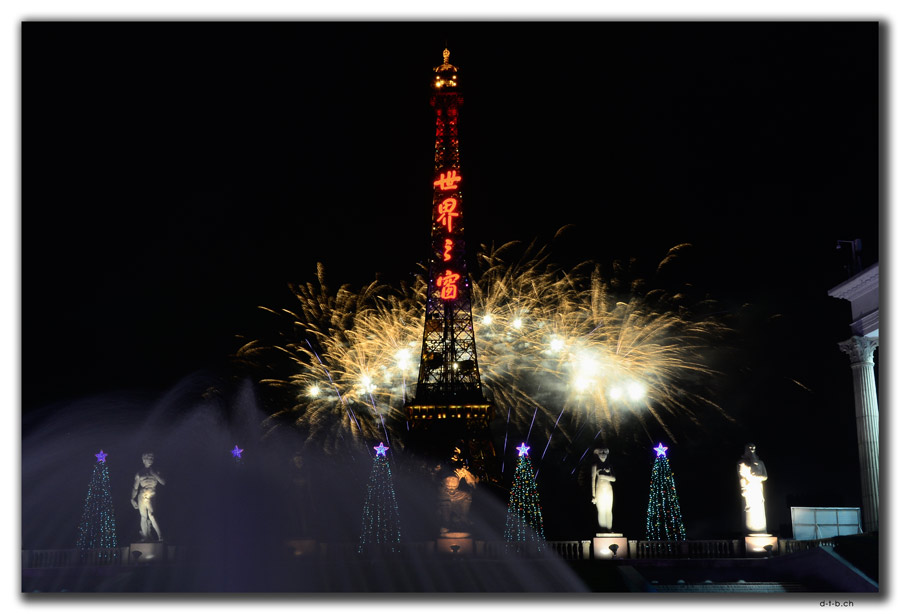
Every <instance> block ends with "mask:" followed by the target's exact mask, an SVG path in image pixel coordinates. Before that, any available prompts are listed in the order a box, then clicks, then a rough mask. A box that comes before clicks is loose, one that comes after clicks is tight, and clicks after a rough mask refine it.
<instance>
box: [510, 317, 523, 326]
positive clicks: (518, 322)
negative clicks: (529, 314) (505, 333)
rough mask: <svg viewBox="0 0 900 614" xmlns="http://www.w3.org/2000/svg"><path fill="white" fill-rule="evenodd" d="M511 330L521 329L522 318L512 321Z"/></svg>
mask: <svg viewBox="0 0 900 614" xmlns="http://www.w3.org/2000/svg"><path fill="white" fill-rule="evenodd" d="M512 325H513V328H522V318H516V319H515V320H513V321H512Z"/></svg>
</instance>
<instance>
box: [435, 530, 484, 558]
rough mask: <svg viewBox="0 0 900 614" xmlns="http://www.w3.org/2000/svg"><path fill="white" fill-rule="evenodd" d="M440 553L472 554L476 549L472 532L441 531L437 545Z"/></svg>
mask: <svg viewBox="0 0 900 614" xmlns="http://www.w3.org/2000/svg"><path fill="white" fill-rule="evenodd" d="M436 549H437V552H438V553H439V554H472V553H473V552H474V551H475V542H474V540H473V539H472V534H471V533H464V532H462V531H460V532H450V533H441V536H440V537H438V538H437V545H436Z"/></svg>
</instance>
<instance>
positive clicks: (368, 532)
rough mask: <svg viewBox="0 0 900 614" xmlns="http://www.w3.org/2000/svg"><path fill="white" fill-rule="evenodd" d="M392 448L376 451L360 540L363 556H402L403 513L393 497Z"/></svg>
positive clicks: (379, 447) (360, 549) (383, 446)
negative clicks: (401, 525) (389, 455)
mask: <svg viewBox="0 0 900 614" xmlns="http://www.w3.org/2000/svg"><path fill="white" fill-rule="evenodd" d="M389 449H390V448H388V447H387V446H385V445H384V443H379V444H378V445H377V446H376V447H375V459H374V460H373V461H372V473H370V474H369V486H368V490H367V492H366V503H365V506H364V507H363V519H362V533H361V535H360V537H359V548H358V552H360V553H382V552H399V550H400V513H399V511H398V509H397V496H396V495H395V494H394V478H393V476H392V475H391V465H390V462H389V461H388V458H387V451H388V450H389Z"/></svg>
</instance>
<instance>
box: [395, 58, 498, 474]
mask: <svg viewBox="0 0 900 614" xmlns="http://www.w3.org/2000/svg"><path fill="white" fill-rule="evenodd" d="M449 58H450V51H449V49H444V52H443V59H444V61H443V63H442V64H441V65H440V66H437V67H435V69H434V73H435V75H434V80H433V81H432V97H431V105H432V106H433V107H434V111H435V141H434V177H433V180H432V187H433V192H432V203H431V207H432V209H431V211H432V214H431V253H430V255H429V261H428V288H427V292H426V299H425V326H424V331H423V335H422V352H421V361H420V364H419V376H418V380H417V384H416V392H415V396H414V399H413V400H412V402H411V403H409V404H408V405H407V406H406V411H407V417H408V419H409V423H410V430H411V433H410V438H411V440H416V441H417V442H418V444H419V447H420V448H424V450H423V451H426V452H429V453H431V454H434V455H436V456H439V457H443V456H444V451H446V450H450V449H451V447H452V445H454V444H458V442H459V441H460V440H462V441H463V442H465V444H466V445H465V447H466V448H467V450H466V451H464V452H466V453H467V455H468V456H469V458H470V459H471V461H472V470H473V471H475V472H476V473H480V474H481V477H489V478H495V479H499V471H496V470H495V469H494V465H496V464H497V463H496V452H495V450H494V446H493V443H492V442H491V440H490V435H489V431H488V425H489V424H490V421H491V419H492V418H493V406H492V404H491V403H489V402H488V401H487V400H485V398H484V394H483V392H482V387H481V376H480V374H479V370H478V354H477V351H476V348H475V330H474V326H473V321H472V292H471V284H470V281H469V273H468V269H467V266H466V243H465V225H464V216H463V213H464V209H463V186H464V185H465V180H464V174H463V172H462V169H461V167H460V161H459V130H458V129H459V108H460V106H461V105H462V102H463V99H462V96H461V95H460V93H459V91H458V88H459V70H458V69H457V67H456V66H453V65H452V64H450V61H449ZM414 447H415V445H414Z"/></svg>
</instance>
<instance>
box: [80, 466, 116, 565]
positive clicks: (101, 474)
mask: <svg viewBox="0 0 900 614" xmlns="http://www.w3.org/2000/svg"><path fill="white" fill-rule="evenodd" d="M94 456H96V457H97V462H96V463H95V464H94V471H93V473H92V474H91V482H90V484H89V485H88V492H87V496H86V497H85V499H84V510H83V511H82V514H81V524H79V525H78V541H77V546H78V549H79V550H80V551H81V556H82V558H87V557H92V558H94V559H95V560H98V561H103V560H104V559H114V558H116V556H118V552H117V551H116V548H117V547H118V540H117V539H116V511H115V508H114V507H113V500H112V494H111V493H110V490H109V469H108V467H107V466H106V456H107V454H106V453H105V452H104V451H103V450H100V453H99V454H95V455H94Z"/></svg>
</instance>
